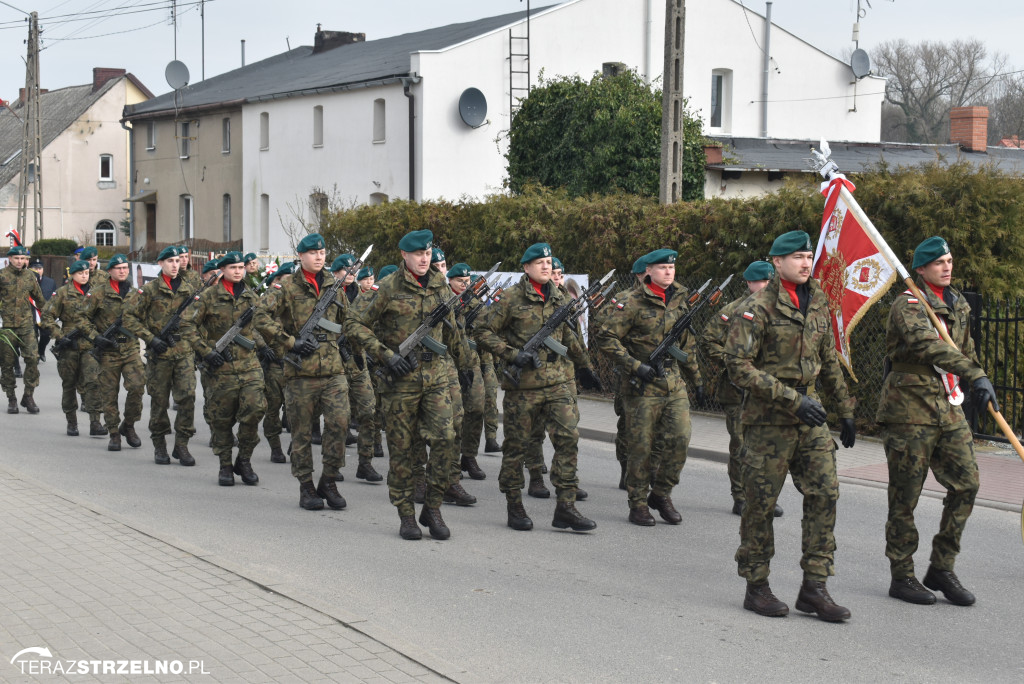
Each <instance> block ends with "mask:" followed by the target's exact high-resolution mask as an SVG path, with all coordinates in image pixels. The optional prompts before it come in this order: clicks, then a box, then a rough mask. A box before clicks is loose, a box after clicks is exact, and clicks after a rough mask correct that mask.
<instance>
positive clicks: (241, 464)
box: [181, 252, 268, 487]
mask: <svg viewBox="0 0 1024 684" xmlns="http://www.w3.org/2000/svg"><path fill="white" fill-rule="evenodd" d="M219 267H220V269H221V272H222V275H221V279H220V283H219V284H217V285H214V286H213V287H210V288H208V289H207V290H206V291H205V292H203V294H202V295H201V296H200V297H199V301H198V302H196V304H195V305H194V306H193V307H192V308H191V312H190V314H189V315H187V316H186V317H185V319H184V320H183V322H182V326H181V336H182V338H183V339H185V340H187V342H188V344H189V346H190V347H191V348H192V349H194V350H195V353H196V354H198V355H199V356H200V358H202V360H203V364H204V365H205V371H206V373H207V374H208V376H209V377H208V379H207V385H206V390H205V394H204V397H203V398H204V401H205V402H206V404H207V405H208V406H209V411H208V415H209V420H210V429H211V430H212V432H213V453H214V454H216V455H217V457H218V459H219V460H220V472H219V473H218V475H217V484H219V485H221V486H222V487H231V486H233V485H234V484H235V475H236V474H237V475H238V476H240V477H241V478H242V483H243V484H246V485H256V484H259V481H260V478H259V476H258V475H256V473H255V472H254V471H253V469H252V452H253V450H254V449H255V448H256V445H257V444H259V441H260V435H259V424H260V419H261V418H263V413H264V412H265V411H266V410H267V400H266V398H265V397H264V396H263V372H262V371H261V370H260V362H259V360H258V358H257V352H256V350H255V346H256V340H255V337H256V336H255V331H256V328H257V326H259V325H260V324H261V323H263V324H265V323H266V321H267V318H268V316H267V313H266V311H264V310H263V309H262V308H260V306H259V297H258V296H257V295H256V293H254V292H253V291H252V290H250V289H249V288H248V287H246V285H245V282H244V279H245V264H244V262H243V259H242V255H241V254H239V253H238V252H228V253H227V254H225V255H224V256H222V257H221V258H220V260H219ZM182 287H184V284H183V285H182ZM248 311H252V315H251V319H250V320H249V321H248V322H247V323H246V324H245V325H244V326H242V327H241V328H240V329H239V330H238V331H237V334H236V336H235V337H234V338H233V339H232V340H231V341H230V342H229V343H228V345H227V346H226V347H225V348H224V349H223V350H221V351H218V350H217V348H216V345H217V342H218V340H220V339H221V338H222V337H223V336H224V335H225V334H227V333H228V332H230V330H231V329H232V328H234V326H235V324H236V322H238V321H239V320H240V319H242V318H243V316H244V315H245V314H246V313H247V312H248ZM239 336H241V338H244V339H245V340H249V341H250V343H249V344H251V345H252V346H249V344H245V343H244V342H243V340H240V339H239ZM235 423H238V455H237V456H236V457H235V462H234V464H232V462H231V452H232V447H233V446H234V442H235V437H234V435H233V434H232V432H231V429H232V428H233V427H234V425H235Z"/></svg>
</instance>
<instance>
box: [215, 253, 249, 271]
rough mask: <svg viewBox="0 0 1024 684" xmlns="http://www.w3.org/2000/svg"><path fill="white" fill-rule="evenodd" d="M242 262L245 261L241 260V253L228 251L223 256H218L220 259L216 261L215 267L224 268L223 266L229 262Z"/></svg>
mask: <svg viewBox="0 0 1024 684" xmlns="http://www.w3.org/2000/svg"><path fill="white" fill-rule="evenodd" d="M244 263H245V262H244V261H242V253H241V252H228V253H227V254H225V255H224V256H222V257H221V258H220V261H219V262H218V263H217V267H218V268H224V267H225V266H230V265H231V264H244Z"/></svg>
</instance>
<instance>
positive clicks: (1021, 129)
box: [988, 73, 1024, 145]
mask: <svg viewBox="0 0 1024 684" xmlns="http://www.w3.org/2000/svg"><path fill="white" fill-rule="evenodd" d="M988 108H989V117H988V142H989V144H990V145H996V144H998V143H999V141H1000V140H1002V139H1003V138H1012V137H1014V136H1016V137H1017V140H1022V139H1024V74H1020V73H1018V74H1010V75H1007V76H1004V77H1003V78H1001V79H999V83H998V85H997V86H996V88H995V93H994V95H993V97H992V101H991V102H990V103H989V106H988Z"/></svg>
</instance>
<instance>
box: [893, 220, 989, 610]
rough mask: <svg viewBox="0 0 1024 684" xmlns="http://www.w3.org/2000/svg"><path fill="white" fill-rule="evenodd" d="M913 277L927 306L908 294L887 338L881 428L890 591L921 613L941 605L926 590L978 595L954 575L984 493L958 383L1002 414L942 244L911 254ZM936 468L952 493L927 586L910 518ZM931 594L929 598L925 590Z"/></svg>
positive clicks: (959, 601)
mask: <svg viewBox="0 0 1024 684" xmlns="http://www.w3.org/2000/svg"><path fill="white" fill-rule="evenodd" d="M913 267H914V270H916V271H917V273H918V276H919V277H918V286H919V288H920V290H921V293H922V294H923V295H924V296H925V297H926V298H927V300H928V301H927V305H926V304H925V302H922V301H920V300H919V299H918V298H917V297H916V296H915V295H914V294H912V293H911V292H910V291H909V290H908V291H906V292H904V293H903V294H902V295H900V296H899V297H897V298H896V301H895V302H893V305H892V309H890V311H889V324H888V328H887V331H886V338H885V346H886V362H887V363H886V366H887V367H890V366H891V367H890V370H889V373H888V375H887V376H886V378H885V382H884V383H883V385H882V398H881V401H880V402H879V404H878V414H877V420H878V422H879V423H880V424H882V426H883V427H884V432H883V439H884V440H885V456H886V459H887V461H888V463H889V518H888V521H887V522H886V525H885V555H886V556H888V558H889V564H890V570H891V572H892V582H891V584H890V585H889V595H890V596H892V597H894V598H898V599H900V600H903V601H907V602H910V603H918V604H932V603H935V595H934V594H932V592H930V591H928V589H933V590H935V591H941V592H942V593H943V594H944V595H945V597H946V599H947V600H948V601H950V602H951V603H954V604H956V605H961V606H969V605H971V604H973V603H974V601H975V598H974V594H972V593H971V592H970V591H968V590H967V589H965V588H964V586H963V585H962V584H961V583H960V580H959V579H958V578H957V576H956V574H955V573H954V572H953V564H954V562H955V561H956V556H957V554H958V553H959V552H960V537H961V535H962V534H963V531H964V527H965V526H966V524H967V518H968V517H969V516H970V514H971V510H972V509H973V508H974V498H975V496H976V495H977V493H978V464H977V461H976V460H975V457H974V442H973V436H972V435H971V429H970V427H969V426H968V425H967V421H966V420H965V418H964V413H963V410H962V409H961V407H960V404H961V403H962V401H963V398H964V394H963V391H962V389H961V388H960V381H961V379H962V380H966V381H967V382H969V383H970V384H971V387H972V389H973V390H974V393H973V399H974V401H975V402H976V405H977V407H978V408H979V410H985V408H986V407H987V406H988V403H989V402H990V401H991V402H992V404H993V407H994V408H995V410H997V411H998V410H999V404H998V403H997V402H996V398H995V390H994V389H993V387H992V383H991V382H990V381H989V379H988V378H987V377H986V376H985V371H984V370H983V369H982V368H981V365H980V364H979V363H978V358H977V355H976V354H975V349H974V340H973V338H972V337H971V335H970V307H969V306H968V304H967V301H966V299H965V298H964V297H963V295H961V294H960V293H959V292H957V291H956V290H954V289H953V288H952V287H950V281H951V280H952V277H953V256H952V255H951V254H950V253H949V246H948V245H947V244H946V241H945V240H943V239H942V238H941V237H931V238H928V239H927V240H925V241H924V242H922V243H921V244H920V245H918V247H917V249H916V250H915V251H914V262H913ZM926 306H930V307H931V308H932V309H934V310H935V313H936V315H937V316H938V318H939V321H940V323H941V324H942V325H943V326H945V328H946V330H947V332H948V333H949V337H950V339H952V340H953V342H954V343H955V344H956V345H957V347H959V350H958V349H957V347H952V346H950V345H949V344H947V343H946V342H944V341H943V340H942V339H940V338H939V335H938V333H937V332H936V330H935V328H934V326H933V325H932V323H931V321H930V319H929V318H928V315H927V312H926V310H925V308H926ZM929 467H931V469H932V472H933V473H934V474H935V479H936V480H938V482H939V484H941V485H942V486H943V487H945V488H946V497H945V498H944V499H943V500H942V506H943V508H942V520H941V521H940V523H939V531H938V534H936V535H935V537H934V538H933V539H932V553H931V564H930V565H929V567H928V572H927V574H926V575H925V577H924V586H921V583H920V582H918V581H917V579H916V577H915V576H914V552H915V551H917V545H918V534H917V527H916V525H915V524H914V509H915V508H916V507H917V501H918V499H919V498H920V496H921V488H922V487H923V486H924V481H925V478H926V477H927V476H928V468H929ZM925 587H927V589H926V588H925Z"/></svg>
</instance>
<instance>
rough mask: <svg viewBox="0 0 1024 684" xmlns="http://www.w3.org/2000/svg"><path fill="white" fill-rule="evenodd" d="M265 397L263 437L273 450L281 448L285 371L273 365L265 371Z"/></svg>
mask: <svg viewBox="0 0 1024 684" xmlns="http://www.w3.org/2000/svg"><path fill="white" fill-rule="evenodd" d="M263 396H264V397H265V398H266V400H267V412H266V413H265V414H263V436H264V437H266V438H267V444H269V445H270V447H271V448H274V447H277V448H281V433H282V432H284V426H283V425H282V423H281V407H282V406H284V369H283V368H282V367H281V366H280V365H278V364H276V363H272V364H270V365H269V366H267V367H266V368H264V369H263Z"/></svg>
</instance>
